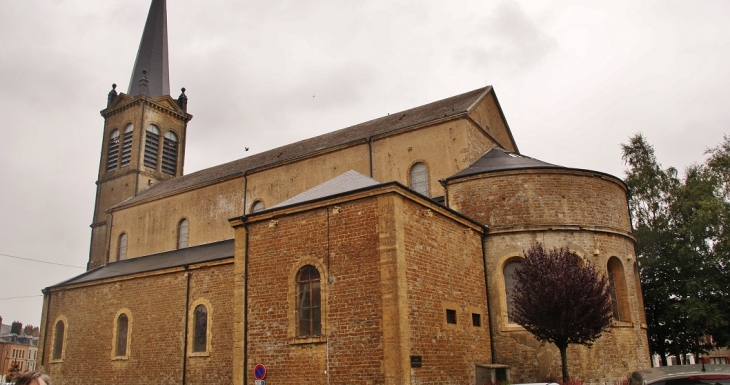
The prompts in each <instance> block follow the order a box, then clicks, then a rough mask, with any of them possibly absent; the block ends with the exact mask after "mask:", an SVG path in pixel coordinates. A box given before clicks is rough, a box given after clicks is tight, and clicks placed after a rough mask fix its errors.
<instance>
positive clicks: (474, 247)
mask: <svg viewBox="0 0 730 385" xmlns="http://www.w3.org/2000/svg"><path fill="white" fill-rule="evenodd" d="M402 215H403V217H404V222H405V224H404V240H405V252H406V266H407V274H406V275H407V282H408V313H409V327H410V328H409V335H410V355H416V356H421V357H422V359H423V367H422V368H415V369H411V381H412V382H411V383H413V384H426V383H428V384H452V383H453V384H473V383H474V381H475V364H490V363H491V352H490V344H489V324H488V322H489V321H488V313H487V297H486V287H485V280H484V263H483V258H482V245H481V233H480V232H477V231H474V230H472V229H471V228H469V227H467V226H464V225H463V224H460V223H456V222H454V221H453V220H452V219H450V218H447V217H445V216H443V215H441V214H439V213H434V212H433V211H431V210H427V209H425V208H424V207H423V206H421V205H418V204H416V203H415V202H412V201H406V203H405V204H404V205H403V212H402ZM446 309H451V310H456V324H449V323H447V322H446ZM474 314H476V315H478V317H479V321H480V324H479V325H478V326H475V325H474V324H473V315H474Z"/></svg>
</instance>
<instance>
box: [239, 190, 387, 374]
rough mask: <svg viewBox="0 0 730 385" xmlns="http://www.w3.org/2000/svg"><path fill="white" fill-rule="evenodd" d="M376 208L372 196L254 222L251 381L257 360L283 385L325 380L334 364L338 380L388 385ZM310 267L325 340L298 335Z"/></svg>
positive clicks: (250, 271)
mask: <svg viewBox="0 0 730 385" xmlns="http://www.w3.org/2000/svg"><path fill="white" fill-rule="evenodd" d="M376 205H377V203H376V201H375V200H374V199H368V200H363V201H356V202H351V203H347V204H343V205H341V206H338V209H335V210H334V211H333V209H334V207H322V208H318V209H316V210H313V211H307V212H303V213H298V214H295V215H291V216H287V217H280V218H277V219H276V221H277V222H276V223H275V224H272V223H271V222H260V223H254V224H251V225H250V227H249V233H250V235H249V245H250V248H249V250H248V253H249V265H248V277H249V282H248V286H247V288H248V341H247V342H248V351H247V355H248V357H247V372H248V375H247V376H246V378H245V380H244V381H245V383H247V384H249V383H250V384H253V376H252V373H253V367H254V365H255V364H256V363H262V364H264V365H266V367H267V371H268V375H267V377H266V380H267V382H268V381H271V382H272V383H277V384H297V385H298V384H324V383H327V368H328V367H329V376H330V378H329V381H330V382H331V383H333V384H334V383H336V384H348V383H352V384H375V383H382V367H381V365H382V357H383V350H382V342H381V340H380V338H381V337H380V336H381V333H382V331H381V320H382V309H381V304H380V271H379V268H378V264H377V249H376V245H377V241H378V234H377V231H376V230H377V226H376V224H377V216H376V207H377V206H376ZM304 265H314V266H315V267H317V269H318V270H319V271H320V279H321V284H322V307H323V308H322V320H323V323H322V328H323V329H322V334H323V336H321V337H313V338H298V337H297V335H296V332H295V322H296V321H295V320H296V314H295V309H294V307H295V303H294V297H295V295H296V291H295V280H296V274H297V272H298V270H299V269H300V268H301V267H302V266H304ZM328 358H329V360H328ZM328 361H329V362H328Z"/></svg>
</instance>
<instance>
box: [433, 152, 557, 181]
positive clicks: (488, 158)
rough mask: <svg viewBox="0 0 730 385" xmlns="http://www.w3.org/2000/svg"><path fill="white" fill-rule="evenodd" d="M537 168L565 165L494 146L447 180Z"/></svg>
mask: <svg viewBox="0 0 730 385" xmlns="http://www.w3.org/2000/svg"><path fill="white" fill-rule="evenodd" d="M535 168H565V167H563V166H558V165H554V164H550V163H547V162H543V161H541V160H537V159H535V158H530V157H529V156H524V155H520V154H515V153H514V152H510V151H507V150H505V149H503V148H500V147H494V148H492V149H490V150H489V151H487V152H486V153H484V155H482V157H481V158H479V159H477V160H476V161H475V162H474V163H472V164H471V165H470V166H469V167H467V168H465V169H463V170H461V171H459V172H458V173H456V174H454V175H452V176H450V177H448V178H446V179H445V180H451V179H458V178H461V177H465V176H469V175H475V174H484V173H488V172H496V171H506V170H524V169H535Z"/></svg>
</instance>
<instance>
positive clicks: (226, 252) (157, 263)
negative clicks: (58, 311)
mask: <svg viewBox="0 0 730 385" xmlns="http://www.w3.org/2000/svg"><path fill="white" fill-rule="evenodd" d="M230 257H233V239H229V240H225V241H220V242H215V243H208V244H205V245H200V246H194V247H186V248H184V249H178V250H172V251H166V252H163V253H159V254H152V255H148V256H144V257H138V258H130V259H125V260H123V261H118V262H111V263H109V264H107V265H105V266H101V267H98V268H96V269H94V270H89V271H87V272H85V273H83V274H81V275H79V276H76V277H74V278H71V279H69V280H67V281H64V282H61V283H59V284H56V285H54V286H51V287H59V286H67V285H73V284H76V283H82V282H91V281H97V280H100V279H106V278H114V277H120V276H124V275H129V274H137V273H145V272H149V271H155V270H162V269H169V268H172V267H179V266H185V265H192V264H196V263H203V262H210V261H215V260H219V259H225V258H230Z"/></svg>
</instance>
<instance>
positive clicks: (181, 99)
mask: <svg viewBox="0 0 730 385" xmlns="http://www.w3.org/2000/svg"><path fill="white" fill-rule="evenodd" d="M180 91H182V93H181V94H180V96H178V97H177V105H178V106H180V108H181V109H182V110H183V111H185V112H188V97H187V95H185V87H183V88H181V89H180Z"/></svg>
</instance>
